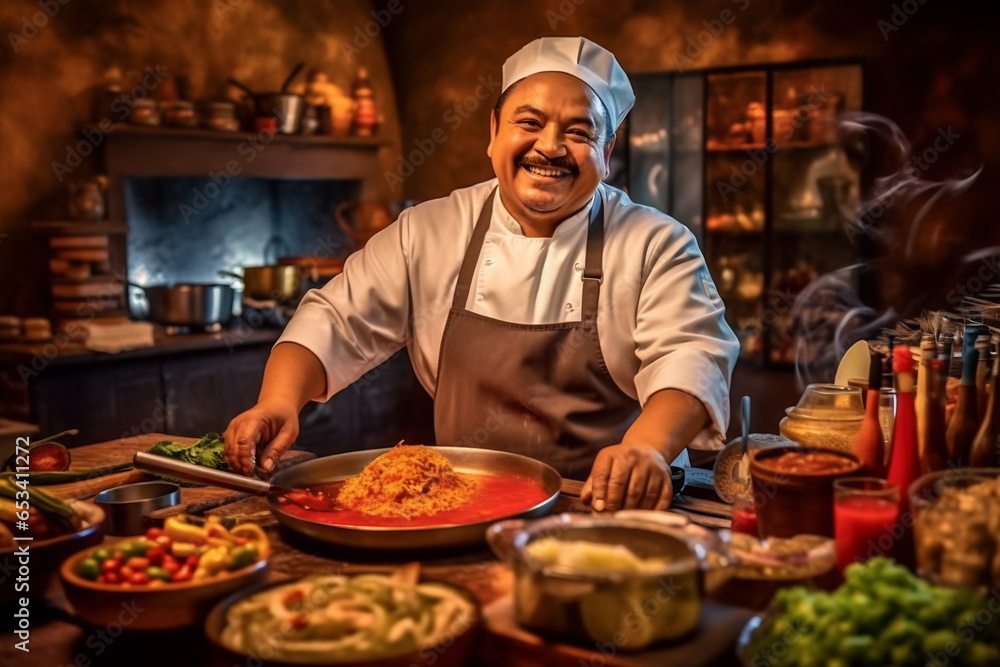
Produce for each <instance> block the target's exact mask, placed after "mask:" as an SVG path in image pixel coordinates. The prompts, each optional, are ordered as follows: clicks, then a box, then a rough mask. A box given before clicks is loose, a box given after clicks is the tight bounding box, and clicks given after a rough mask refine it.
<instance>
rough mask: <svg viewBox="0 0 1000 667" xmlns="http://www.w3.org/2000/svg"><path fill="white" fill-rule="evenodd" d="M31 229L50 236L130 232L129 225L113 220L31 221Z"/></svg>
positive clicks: (110, 234) (108, 234)
mask: <svg viewBox="0 0 1000 667" xmlns="http://www.w3.org/2000/svg"><path fill="white" fill-rule="evenodd" d="M31 230H32V231H33V232H35V233H37V234H45V235H48V236H118V235H121V234H127V233H128V225H126V224H125V223H124V222H116V221H111V220H101V221H98V222H87V221H86V220H40V221H35V222H32V223H31Z"/></svg>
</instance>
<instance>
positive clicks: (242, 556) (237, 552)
mask: <svg viewBox="0 0 1000 667" xmlns="http://www.w3.org/2000/svg"><path fill="white" fill-rule="evenodd" d="M232 557H233V562H232V563H231V564H230V566H229V569H230V570H238V569H240V568H241V567H246V566H247V565H249V564H250V563H253V562H254V561H256V560H257V545H256V544H253V543H250V544H244V545H243V546H241V547H236V548H235V549H233V551H232Z"/></svg>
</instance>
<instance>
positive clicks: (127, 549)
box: [118, 540, 156, 559]
mask: <svg viewBox="0 0 1000 667" xmlns="http://www.w3.org/2000/svg"><path fill="white" fill-rule="evenodd" d="M154 546H156V545H155V544H154V543H152V542H150V541H149V540H136V541H135V542H122V544H121V545H120V546H119V547H118V548H119V549H121V550H122V552H123V553H124V554H125V558H126V559H128V558H134V557H143V556H145V555H146V552H147V551H149V550H150V549H152V548H153V547H154Z"/></svg>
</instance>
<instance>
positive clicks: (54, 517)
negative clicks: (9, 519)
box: [0, 473, 79, 533]
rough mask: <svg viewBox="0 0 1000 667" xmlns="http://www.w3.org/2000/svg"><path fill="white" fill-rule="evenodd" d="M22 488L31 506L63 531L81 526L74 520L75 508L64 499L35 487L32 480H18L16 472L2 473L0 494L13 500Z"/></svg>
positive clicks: (69, 530)
mask: <svg viewBox="0 0 1000 667" xmlns="http://www.w3.org/2000/svg"><path fill="white" fill-rule="evenodd" d="M22 487H23V489H22ZM21 490H24V491H27V493H28V498H29V502H30V504H31V507H33V508H35V509H37V510H38V511H40V512H42V513H43V514H44V515H45V518H46V519H47V520H49V521H51V522H52V523H54V524H55V525H57V526H58V527H59V528H60V529H61V530H62V532H64V533H72V532H74V531H75V530H76V529H77V528H78V527H79V526H77V525H76V523H74V521H73V516H74V514H73V508H72V507H70V506H69V505H68V504H67V503H66V502H65V501H63V500H62V499H60V498H57V497H55V496H53V495H52V494H51V493H48V492H46V491H43V490H42V489H36V488H34V486H33V485H32V484H31V483H30V482H24V481H23V480H22V481H18V480H17V479H15V476H14V473H5V474H3V475H0V496H3V497H6V498H10V499H12V500H13V499H16V498H17V492H18V491H21Z"/></svg>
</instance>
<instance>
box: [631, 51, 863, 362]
mask: <svg viewBox="0 0 1000 667" xmlns="http://www.w3.org/2000/svg"><path fill="white" fill-rule="evenodd" d="M863 79H864V63H863V62H862V61H861V60H859V59H856V58H834V59H822V60H810V61H799V62H788V63H767V64H761V65H745V66H739V67H726V68H713V69H705V70H690V71H686V72H661V73H649V74H642V75H637V76H636V77H635V78H634V79H633V86H634V87H635V92H636V100H637V101H636V105H635V107H634V108H633V110H632V112H631V115H630V116H629V118H630V122H629V130H630V132H631V133H632V136H636V137H658V138H660V139H658V140H657V141H655V142H647V143H642V142H639V143H636V144H630V145H629V149H630V153H629V157H628V160H629V169H628V183H629V192H630V196H631V198H632V199H633V200H634V201H635V202H637V203H639V204H644V205H647V206H652V207H655V208H658V209H659V210H661V211H663V212H665V213H668V214H670V215H672V216H674V217H675V218H676V219H678V220H680V221H682V222H684V223H687V224H688V225H689V226H690V227H691V230H692V232H693V233H694V234H695V236H696V237H697V238H698V239H699V241H700V242H701V247H702V249H703V252H704V256H705V260H706V262H707V264H708V267H709V270H710V271H711V273H712V276H713V277H714V278H715V280H716V285H717V286H718V285H719V283H725V284H740V282H741V278H743V277H745V275H746V274H748V273H749V274H753V275H760V276H761V283H762V284H761V286H762V289H761V291H760V295H759V296H758V297H757V298H756V299H752V300H747V299H740V298H738V296H737V295H735V294H733V293H732V292H731V291H725V292H724V294H723V300H724V301H726V302H727V304H728V305H729V306H730V308H729V309H728V310H727V319H728V320H729V323H730V325H732V327H733V329H734V331H735V332H736V334H737V336H738V337H739V338H740V340H741V342H742V343H743V345H744V348H743V349H744V354H743V355H742V358H744V359H748V358H750V359H753V360H755V361H757V362H759V363H760V364H761V365H762V366H765V367H773V368H775V369H777V368H779V367H780V368H784V367H783V366H779V364H778V362H773V361H772V357H774V356H776V355H777V356H780V355H781V354H783V352H784V351H785V350H786V349H788V345H789V343H790V341H791V340H792V338H793V336H794V332H793V331H792V328H791V326H790V322H791V320H790V318H785V319H779V320H776V321H775V322H767V323H765V325H762V324H761V322H760V321H759V318H760V317H761V316H762V315H763V314H764V313H767V312H768V311H769V309H771V308H772V306H771V304H770V303H769V300H770V299H771V298H772V296H771V295H772V294H773V293H774V291H775V290H780V289H782V288H783V287H784V286H785V285H796V286H797V287H796V290H797V289H801V285H799V283H800V282H801V281H800V280H799V278H800V277H801V276H809V277H815V276H820V275H823V274H826V273H828V272H830V271H833V270H836V269H840V268H843V267H845V266H849V265H852V264H856V263H858V262H861V261H864V260H865V259H866V256H867V254H868V252H869V250H870V248H869V247H868V245H867V244H866V243H865V241H864V240H862V242H861V243H857V244H854V243H851V238H850V237H849V235H848V234H847V233H845V231H844V229H843V222H844V221H842V220H841V217H842V216H843V215H845V214H846V215H847V216H850V215H852V212H853V211H855V210H856V208H857V198H858V196H859V193H860V189H861V183H860V178H859V174H858V167H857V165H856V164H854V163H852V162H851V161H850V160H849V159H848V157H847V151H846V150H845V147H843V146H841V145H840V144H839V143H838V141H837V140H838V137H839V136H840V135H839V134H838V127H837V123H836V118H837V115H838V114H840V113H843V112H852V111H860V110H862V109H864V106H863V94H862V93H863ZM814 87H818V88H819V89H821V90H823V91H828V92H829V94H827V95H825V96H823V97H822V98H816V99H813V98H812V97H811V94H810V92H809V91H811V90H813V89H814ZM803 111H805V112H804V113H803ZM751 161H752V163H753V166H751ZM741 211H742V213H741ZM803 213H809V214H814V217H806V216H804V215H800V214H803ZM744 214H745V215H746V216H749V217H750V219H751V220H754V221H755V222H756V221H760V222H762V225H761V226H762V228H761V229H760V230H756V229H752V230H751V229H749V228H740V227H738V226H736V225H735V224H733V225H725V226H719V227H715V228H709V227H708V225H707V223H709V222H712V223H716V222H719V221H733V222H735V220H736V219H737V218H738V219H740V220H743V221H744V222H748V220H747V219H746V218H745V217H744ZM723 275H725V276H726V278H725V279H724V278H723ZM854 282H856V283H857V284H856V285H854V286H855V287H856V288H857V290H858V294H859V297H860V298H861V299H862V300H867V298H868V297H867V295H868V294H870V293H871V291H872V285H870V284H868V283H867V282H865V280H863V279H861V278H858V279H856V281H854ZM722 291H723V290H721V289H720V292H722ZM796 294H797V291H796ZM793 296H795V294H793ZM745 315H746V316H750V317H744V316H745ZM755 317H756V318H757V319H758V321H756V322H755V321H753V319H754V318H755ZM786 319H787V320H788V321H787V322H786ZM747 350H752V351H751V352H750V353H749V355H748V354H747V353H746V351H747Z"/></svg>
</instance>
